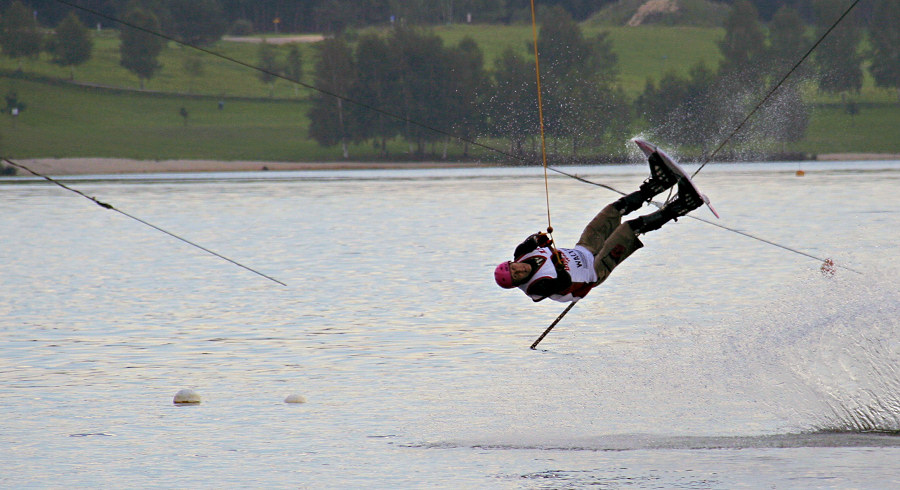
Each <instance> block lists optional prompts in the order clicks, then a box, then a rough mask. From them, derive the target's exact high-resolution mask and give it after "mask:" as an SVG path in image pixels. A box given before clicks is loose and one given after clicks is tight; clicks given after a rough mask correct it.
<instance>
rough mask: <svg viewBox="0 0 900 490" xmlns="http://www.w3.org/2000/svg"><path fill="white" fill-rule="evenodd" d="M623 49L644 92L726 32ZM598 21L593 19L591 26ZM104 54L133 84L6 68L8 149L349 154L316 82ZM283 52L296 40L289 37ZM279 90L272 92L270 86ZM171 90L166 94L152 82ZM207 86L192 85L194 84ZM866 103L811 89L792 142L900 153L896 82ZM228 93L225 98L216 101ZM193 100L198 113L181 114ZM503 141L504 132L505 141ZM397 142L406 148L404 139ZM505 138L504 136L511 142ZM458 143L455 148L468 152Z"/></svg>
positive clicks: (461, 28) (98, 70) (119, 78)
mask: <svg viewBox="0 0 900 490" xmlns="http://www.w3.org/2000/svg"><path fill="white" fill-rule="evenodd" d="M607 30H608V32H609V33H610V38H611V40H612V41H613V45H614V48H615V50H616V52H617V54H618V57H619V74H620V83H621V84H622V86H623V88H625V90H626V93H627V94H628V95H629V96H631V97H634V96H636V95H637V94H639V93H640V92H641V91H642V90H643V88H644V85H645V83H646V79H647V77H656V78H658V76H659V75H660V74H661V73H664V72H666V71H668V70H674V71H676V72H679V73H686V71H687V70H688V69H689V68H690V67H691V66H693V65H694V64H695V63H697V62H698V61H701V60H703V61H705V62H706V63H707V65H708V66H710V67H715V66H716V65H717V63H718V58H719V54H718V50H717V47H716V42H717V40H718V39H719V38H720V37H721V35H722V31H721V30H720V29H710V28H694V27H690V28H689V27H639V28H627V27H620V28H611V29H607ZM598 31H599V28H595V27H586V28H585V35H586V36H588V37H590V36H593V35H595V34H596V33H597V32H598ZM435 32H436V33H437V34H438V35H440V36H441V37H442V38H443V39H444V40H445V42H446V43H447V44H456V43H457V42H459V40H461V39H462V38H463V37H465V36H470V37H472V38H474V39H475V40H476V41H477V42H478V43H479V44H480V45H481V46H482V48H483V50H484V53H485V59H486V64H487V66H488V67H489V68H490V67H492V66H493V60H494V59H495V58H496V57H497V56H498V55H499V54H500V53H502V52H503V50H505V49H506V48H507V47H512V48H514V49H518V50H520V51H521V53H522V54H523V56H527V55H529V51H528V44H529V43H530V42H531V39H532V31H531V27H530V26H487V25H454V26H443V27H439V28H437V29H436V30H435ZM95 39H96V41H95V50H94V57H93V59H92V60H91V61H90V62H88V63H87V64H85V65H83V66H80V67H77V68H76V70H75V80H76V81H78V82H82V83H91V84H97V85H103V86H112V87H122V88H124V89H127V90H99V89H93V88H87V87H79V86H73V85H68V84H64V83H55V82H54V83H51V82H50V81H36V80H27V79H23V78H11V77H9V76H6V77H2V78H0V91H2V93H3V94H7V93H9V92H11V91H15V92H17V93H18V96H19V99H20V100H21V101H22V102H24V103H25V104H27V108H26V110H25V111H23V113H22V114H21V115H20V116H19V117H18V118H17V120H15V121H13V120H12V118H11V116H9V115H8V114H3V115H2V119H0V150H2V153H3V154H4V155H6V156H9V157H14V158H28V157H77V156H82V157H83V156H108V157H126V158H140V159H170V158H214V159H222V160H239V159H240V160H245V159H250V160H262V161H273V160H283V161H329V160H338V159H340V157H341V155H340V151H339V149H336V148H321V147H319V146H318V145H317V144H316V143H314V142H312V141H310V140H308V138H307V136H306V134H307V127H308V124H309V121H308V120H307V118H306V116H305V114H306V111H307V109H308V104H309V102H308V96H309V95H310V93H309V92H310V91H309V90H308V89H305V88H302V87H300V88H298V87H296V86H295V85H293V84H290V83H289V82H286V81H283V80H280V81H277V82H276V83H275V84H274V85H273V86H272V87H271V89H270V87H269V86H267V85H265V84H263V83H262V82H261V81H260V80H259V79H258V77H257V74H256V72H255V71H253V70H251V69H249V68H246V67H243V66H240V65H238V64H235V63H232V62H229V61H227V60H223V59H220V58H216V57H213V56H210V55H208V54H203V53H198V52H196V51H194V50H192V49H190V48H182V47H178V46H176V45H174V44H170V46H169V47H168V48H167V49H166V50H165V51H164V52H163V55H162V56H161V58H160V62H161V64H162V65H163V69H162V71H161V72H160V73H159V75H158V76H157V77H155V78H153V79H152V80H150V82H149V83H148V84H147V87H146V88H147V92H137V91H135V89H136V88H137V87H138V81H137V79H136V78H135V77H134V76H133V75H132V74H130V73H129V72H128V71H126V70H125V69H124V68H122V67H120V66H119V64H118V60H119V54H118V38H117V35H116V33H115V32H114V31H110V30H107V31H104V32H103V33H100V34H98V35H96V37H95ZM211 49H212V50H214V51H217V52H221V53H222V54H224V55H226V56H229V57H233V58H235V59H239V60H242V61H244V62H247V63H250V64H255V63H256V61H257V50H258V45H255V44H248V43H237V42H219V43H217V44H216V45H215V46H213V47H212V48H211ZM279 49H280V50H281V53H282V54H281V56H282V57H283V56H284V54H285V53H286V52H287V48H286V47H284V46H282V47H279ZM301 49H302V53H303V57H304V64H305V67H304V68H305V75H304V79H305V81H306V82H309V81H310V74H311V72H312V66H313V61H314V48H313V47H312V45H308V44H304V45H301ZM192 56H199V57H200V58H201V59H202V62H203V74H202V75H201V76H199V77H197V79H195V80H191V79H190V78H189V77H188V75H187V73H186V70H185V69H184V67H183V66H184V61H185V59H187V58H189V57H192ZM17 67H18V64H17V63H16V62H14V61H12V60H9V59H6V58H0V70H4V71H6V72H7V73H11V72H12V71H13V70H15V69H16V68H17ZM22 68H23V71H24V72H25V74H26V75H27V76H38V77H45V78H46V79H57V80H64V79H68V77H69V69H68V68H62V67H59V66H56V65H53V64H52V63H50V62H49V59H48V58H47V55H42V57H41V58H40V59H38V60H25V61H23V62H22ZM270 90H271V92H270ZM150 91H153V92H163V94H158V93H149V92H150ZM188 92H190V93H192V94H196V95H202V96H186V95H184V94H186V93H188ZM854 98H855V99H856V100H857V101H858V103H859V107H860V109H861V111H860V113H858V114H856V115H855V116H851V115H849V114H847V113H846V112H845V111H844V106H843V105H842V104H840V103H839V99H838V98H837V97H831V96H823V95H821V94H818V93H815V92H812V93H809V94H808V99H809V100H811V101H813V102H815V103H816V110H815V111H814V113H813V119H812V121H811V124H810V128H809V131H808V135H807V138H806V139H805V140H804V141H801V142H800V143H798V144H796V145H794V146H793V147H789V148H787V149H788V150H791V151H802V152H804V153H813V154H815V153H828V152H872V153H875V152H877V153H883V152H890V153H900V129H898V128H900V105H898V102H897V92H896V91H895V90H885V89H879V88H876V87H874V86H873V84H872V82H871V80H870V79H869V78H868V77H867V78H866V81H865V85H864V88H863V90H862V92H861V94H859V95H858V96H854ZM219 100H224V101H225V108H224V109H223V110H219V109H218V108H217V103H218V101H219ZM181 107H184V108H185V109H186V110H187V111H188V113H189V118H188V121H187V125H185V124H184V120H183V118H182V117H181V116H180V115H179V110H180V108H181ZM498 144H499V143H498ZM392 145H393V146H391V147H390V151H391V153H392V154H394V155H396V154H398V153H402V152H403V151H405V145H404V144H403V143H402V142H400V141H395V142H393V143H392ZM504 149H505V148H504ZM461 151H462V150H461V147H460V145H459V144H453V145H451V147H450V153H451V155H458V154H460V153H461ZM376 154H377V153H376V151H375V150H374V149H373V148H372V147H371V146H370V145H361V146H358V147H354V148H352V149H351V156H352V157H353V158H355V159H370V158H375V157H376Z"/></svg>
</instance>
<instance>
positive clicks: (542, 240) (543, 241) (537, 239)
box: [529, 231, 550, 247]
mask: <svg viewBox="0 0 900 490" xmlns="http://www.w3.org/2000/svg"><path fill="white" fill-rule="evenodd" d="M529 238H531V239H532V240H534V243H536V244H537V246H538V247H547V246H550V235H548V234H546V233H543V232H540V231H539V232H537V233H535V234H534V235H531V236H530V237H529Z"/></svg>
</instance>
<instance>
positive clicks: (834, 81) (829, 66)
mask: <svg viewBox="0 0 900 490" xmlns="http://www.w3.org/2000/svg"><path fill="white" fill-rule="evenodd" d="M815 5H816V14H817V15H816V22H817V30H818V34H819V35H822V34H824V32H825V31H826V30H827V29H828V28H829V27H831V25H832V23H833V22H835V21H836V20H837V19H838V18H839V17H840V16H841V14H842V13H843V12H844V10H845V9H846V8H847V5H846V3H845V2H844V1H842V0H818V1H817V2H816V4H815ZM861 39H862V30H861V29H860V26H859V23H858V21H857V18H856V16H854V15H853V13H851V14H850V15H848V16H847V17H845V18H844V20H843V21H841V23H840V24H838V25H837V27H835V28H834V30H833V31H831V33H830V34H829V35H828V37H826V38H825V40H824V41H822V44H820V45H819V47H818V48H817V49H816V52H815V62H816V67H817V68H818V81H819V89H821V90H822V91H824V92H828V93H841V92H857V93H858V92H859V90H860V89H861V88H862V78H863V72H862V56H861V55H860V53H859V51H858V48H859V42H860V40H861Z"/></svg>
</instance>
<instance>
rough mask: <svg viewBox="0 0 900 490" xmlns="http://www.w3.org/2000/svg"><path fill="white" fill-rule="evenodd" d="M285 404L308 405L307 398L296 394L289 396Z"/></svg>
mask: <svg viewBox="0 0 900 490" xmlns="http://www.w3.org/2000/svg"><path fill="white" fill-rule="evenodd" d="M284 403H306V398H303V397H302V396H300V395H298V394H296V393H295V394H293V395H288V397H287V398H285V399H284Z"/></svg>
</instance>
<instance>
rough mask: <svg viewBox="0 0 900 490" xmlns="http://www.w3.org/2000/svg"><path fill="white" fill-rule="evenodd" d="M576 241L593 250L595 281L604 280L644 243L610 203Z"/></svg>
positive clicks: (598, 282)
mask: <svg viewBox="0 0 900 490" xmlns="http://www.w3.org/2000/svg"><path fill="white" fill-rule="evenodd" d="M578 245H581V246H582V247H584V248H586V249H588V250H590V251H591V253H592V254H594V270H595V271H596V272H597V284H600V283H601V282H603V281H605V280H606V278H607V277H609V275H610V274H611V273H612V271H613V269H615V268H616V266H617V265H619V264H621V263H622V261H623V260H625V259H627V258H628V256H629V255H631V254H632V253H634V251H635V250H637V249H639V248H641V247H643V246H644V244H643V243H641V241H640V239H638V237H637V235H635V234H634V231H633V230H632V229H631V226H630V225H629V224H628V223H622V213H620V212H619V210H618V209H616V208H615V206H613V205H612V204H610V205H608V206H606V207H605V208H603V209H602V210H601V211H600V212H599V213H597V216H594V219H592V220H591V222H590V223H588V225H587V226H586V227H585V228H584V231H583V232H582V233H581V238H579V239H578Z"/></svg>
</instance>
